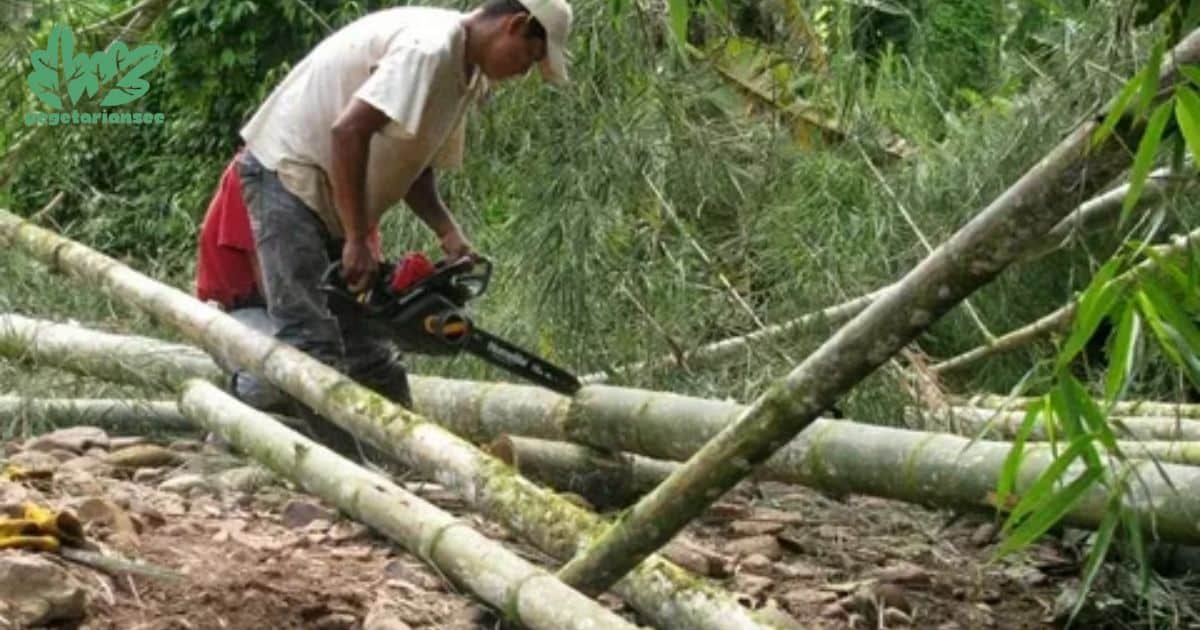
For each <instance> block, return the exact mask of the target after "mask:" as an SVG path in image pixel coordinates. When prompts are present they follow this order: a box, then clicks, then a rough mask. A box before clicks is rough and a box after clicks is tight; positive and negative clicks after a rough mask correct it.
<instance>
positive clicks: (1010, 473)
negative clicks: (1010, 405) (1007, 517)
mask: <svg viewBox="0 0 1200 630" xmlns="http://www.w3.org/2000/svg"><path fill="white" fill-rule="evenodd" d="M1045 407H1046V402H1045V399H1044V398H1043V399H1041V400H1038V401H1036V402H1032V403H1030V404H1029V408H1028V409H1026V410H1025V419H1024V420H1022V421H1021V427H1020V428H1019V429H1017V435H1016V436H1015V437H1014V438H1013V445H1012V448H1011V449H1009V451H1008V456H1006V457H1005V458H1004V465H1003V466H1002V467H1001V468H1000V477H999V479H997V480H996V505H997V506H1000V507H1001V508H1003V506H1005V505H1008V498H1009V497H1010V496H1012V493H1013V490H1014V489H1016V487H1017V476H1018V475H1019V474H1020V472H1021V460H1022V459H1023V456H1024V454H1025V442H1026V441H1028V439H1029V436H1030V435H1031V434H1033V429H1034V427H1036V426H1037V421H1038V418H1039V417H1040V416H1041V415H1042V410H1043V409H1044V408H1045Z"/></svg>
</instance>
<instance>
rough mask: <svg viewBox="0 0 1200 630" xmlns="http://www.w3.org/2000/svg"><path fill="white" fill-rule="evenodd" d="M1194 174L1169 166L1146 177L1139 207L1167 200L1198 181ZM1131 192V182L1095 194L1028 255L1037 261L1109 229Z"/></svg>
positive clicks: (1146, 206) (1148, 206) (1139, 208)
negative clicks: (1082, 237) (1076, 239)
mask: <svg viewBox="0 0 1200 630" xmlns="http://www.w3.org/2000/svg"><path fill="white" fill-rule="evenodd" d="M1195 181H1196V180H1195V178H1194V177H1185V176H1183V175H1182V174H1177V173H1172V171H1171V169H1169V168H1160V169H1158V170H1156V171H1154V172H1152V173H1150V175H1149V177H1147V178H1146V184H1145V186H1144V187H1143V188H1142V193H1141V196H1139V197H1138V205H1137V208H1136V209H1137V210H1139V211H1143V210H1146V209H1148V208H1150V207H1151V206H1153V205H1155V204H1158V203H1159V202H1161V201H1163V200H1164V199H1165V198H1166V197H1167V196H1168V195H1169V194H1171V193H1173V192H1176V191H1178V190H1180V189H1182V188H1183V187H1184V186H1185V185H1191V184H1194V183H1195ZM1128 194H1129V184H1128V183H1125V184H1121V185H1120V186H1117V187H1116V188H1113V189H1112V190H1110V191H1108V192H1106V193H1104V194H1102V195H1099V196H1097V197H1093V198H1092V199H1089V200H1088V201H1086V202H1084V203H1083V204H1082V205H1080V206H1079V209H1078V210H1076V211H1075V212H1072V213H1071V214H1070V215H1069V216H1067V218H1065V219H1063V220H1062V221H1061V222H1059V224H1058V225H1056V226H1054V229H1052V230H1050V232H1049V233H1047V234H1046V238H1045V239H1044V242H1043V245H1042V246H1041V247H1040V248H1038V249H1037V250H1035V251H1034V252H1033V253H1032V254H1030V255H1029V256H1027V257H1026V258H1025V260H1026V261H1031V260H1036V259H1038V258H1041V257H1043V256H1045V255H1047V254H1049V253H1051V252H1054V251H1057V250H1059V249H1062V248H1063V247H1065V246H1066V244H1067V243H1068V242H1069V241H1070V239H1071V238H1072V237H1076V236H1080V235H1085V234H1089V233H1092V232H1096V231H1098V230H1101V229H1104V228H1107V227H1109V226H1111V225H1112V224H1113V223H1114V222H1116V220H1117V217H1118V216H1120V214H1121V208H1122V207H1123V206H1124V204H1125V196H1126V195H1128Z"/></svg>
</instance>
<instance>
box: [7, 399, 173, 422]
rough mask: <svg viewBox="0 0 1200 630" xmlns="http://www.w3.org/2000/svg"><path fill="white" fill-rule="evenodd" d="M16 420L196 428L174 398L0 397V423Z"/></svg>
mask: <svg viewBox="0 0 1200 630" xmlns="http://www.w3.org/2000/svg"><path fill="white" fill-rule="evenodd" d="M14 420H21V421H24V422H27V423H29V422H40V423H46V424H51V425H55V426H65V425H80V424H82V425H90V426H100V427H106V428H115V429H134V428H154V429H157V430H164V431H187V430H190V429H192V428H193V425H192V423H191V422H189V421H188V419H187V418H185V417H183V414H181V413H179V406H178V405H176V404H175V402H174V401H171V400H136V399H125V400H122V399H112V398H91V399H88V398H27V397H24V396H0V422H3V421H14Z"/></svg>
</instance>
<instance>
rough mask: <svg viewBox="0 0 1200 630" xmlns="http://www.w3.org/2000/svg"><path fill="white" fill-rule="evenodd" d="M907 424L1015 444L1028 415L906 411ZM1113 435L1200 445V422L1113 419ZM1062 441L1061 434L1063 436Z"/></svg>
mask: <svg viewBox="0 0 1200 630" xmlns="http://www.w3.org/2000/svg"><path fill="white" fill-rule="evenodd" d="M904 415H905V423H906V424H908V425H909V426H912V425H914V424H916V425H917V426H920V427H921V428H923V429H937V430H942V431H946V432H948V433H957V434H959V435H967V436H982V437H986V438H989V439H1001V440H1011V439H1013V438H1015V437H1016V436H1017V432H1018V431H1019V430H1020V429H1021V423H1022V422H1023V421H1024V420H1025V412H1024V411H1002V410H997V409H987V408H980V407H947V408H944V409H933V410H930V409H915V408H911V407H910V408H908V409H905V410H904ZM1109 420H1110V422H1111V423H1112V425H1113V433H1115V434H1116V436H1117V438H1118V439H1122V440H1143V441H1148V440H1168V441H1171V440H1186V441H1200V421H1197V420H1188V419H1185V418H1179V417H1154V416H1112V417H1110V418H1109ZM1059 437H1060V438H1061V437H1062V435H1061V431H1060V432H1059ZM1029 439H1031V440H1045V439H1047V432H1046V428H1045V425H1044V424H1043V423H1039V424H1038V426H1037V427H1035V428H1034V430H1033V433H1032V434H1031V435H1030V436H1029Z"/></svg>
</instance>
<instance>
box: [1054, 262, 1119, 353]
mask: <svg viewBox="0 0 1200 630" xmlns="http://www.w3.org/2000/svg"><path fill="white" fill-rule="evenodd" d="M1123 262H1124V259H1122V258H1120V257H1113V258H1112V259H1110V260H1109V261H1108V262H1107V263H1105V264H1104V266H1103V267H1100V269H1099V270H1098V271H1097V272H1096V275H1095V276H1094V277H1093V278H1092V281H1091V283H1089V284H1088V287H1087V289H1085V290H1084V292H1083V295H1081V296H1080V297H1079V307H1078V308H1077V309H1076V311H1075V321H1074V322H1073V324H1072V326H1071V335H1070V336H1069V337H1067V341H1066V342H1065V343H1064V344H1063V348H1062V350H1061V351H1059V353H1058V358H1057V359H1056V361H1055V368H1054V369H1055V371H1056V372H1062V371H1063V370H1064V369H1066V367H1067V365H1068V364H1069V363H1070V362H1071V361H1073V360H1074V359H1075V357H1076V356H1077V355H1078V354H1079V353H1080V352H1081V351H1082V350H1083V348H1084V347H1085V346H1087V342H1088V340H1089V339H1091V338H1092V335H1094V334H1095V333H1096V329H1097V328H1099V327H1100V323H1101V322H1102V321H1104V318H1105V317H1107V316H1108V314H1109V312H1110V311H1111V310H1112V308H1113V306H1114V305H1115V304H1116V301H1117V297H1118V296H1119V295H1120V287H1118V286H1116V285H1114V284H1113V283H1112V279H1113V277H1114V276H1116V274H1117V271H1118V269H1119V267H1120V266H1121V264H1122V263H1123Z"/></svg>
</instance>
